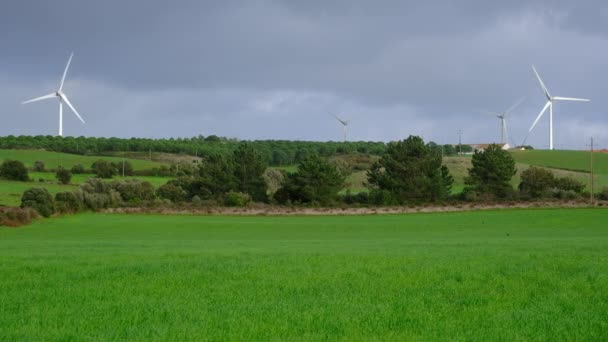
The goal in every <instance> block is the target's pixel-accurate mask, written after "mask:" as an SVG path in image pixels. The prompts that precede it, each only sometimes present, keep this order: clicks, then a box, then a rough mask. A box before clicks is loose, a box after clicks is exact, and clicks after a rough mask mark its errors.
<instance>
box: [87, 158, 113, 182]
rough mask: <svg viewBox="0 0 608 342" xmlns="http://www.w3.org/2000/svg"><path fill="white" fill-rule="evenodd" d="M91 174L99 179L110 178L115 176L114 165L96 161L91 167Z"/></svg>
mask: <svg viewBox="0 0 608 342" xmlns="http://www.w3.org/2000/svg"><path fill="white" fill-rule="evenodd" d="M91 169H93V173H95V175H96V176H97V177H99V178H112V177H114V176H115V175H116V172H117V170H116V165H114V164H112V163H110V162H107V161H105V160H102V159H100V160H98V161H96V162H94V163H93V165H91Z"/></svg>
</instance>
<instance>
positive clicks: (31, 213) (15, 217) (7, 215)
mask: <svg viewBox="0 0 608 342" xmlns="http://www.w3.org/2000/svg"><path fill="white" fill-rule="evenodd" d="M37 217H38V212H37V211H36V210H34V209H32V208H0V226H5V227H19V226H23V225H26V224H30V223H31V222H32V220H34V219H35V218H37Z"/></svg>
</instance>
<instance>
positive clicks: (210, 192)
mask: <svg viewBox="0 0 608 342" xmlns="http://www.w3.org/2000/svg"><path fill="white" fill-rule="evenodd" d="M234 173H235V172H234V162H233V160H232V159H230V158H227V157H224V156H223V155H221V154H212V155H210V156H208V157H207V158H205V160H203V161H202V162H201V164H200V166H199V177H197V178H194V180H193V181H192V182H191V183H190V184H188V185H187V184H186V182H182V183H181V184H179V185H180V186H181V187H182V188H183V189H184V190H186V192H187V193H188V197H189V198H192V197H194V196H199V197H200V198H202V199H208V198H211V197H216V198H219V196H221V195H223V194H225V193H227V192H229V191H232V190H234V189H235V187H236V185H235V183H236V181H235V179H234V178H235V177H234ZM184 179H188V178H184Z"/></svg>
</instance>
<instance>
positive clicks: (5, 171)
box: [0, 160, 30, 182]
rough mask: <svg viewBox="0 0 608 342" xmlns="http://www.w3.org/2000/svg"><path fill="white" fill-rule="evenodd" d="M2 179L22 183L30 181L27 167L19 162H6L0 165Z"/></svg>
mask: <svg viewBox="0 0 608 342" xmlns="http://www.w3.org/2000/svg"><path fill="white" fill-rule="evenodd" d="M0 177H1V178H5V179H8V180H14V181H21V182H27V181H28V180H30V177H29V174H28V173H27V169H26V168H25V165H23V163H22V162H20V161H18V160H5V161H4V162H3V163H2V165H0Z"/></svg>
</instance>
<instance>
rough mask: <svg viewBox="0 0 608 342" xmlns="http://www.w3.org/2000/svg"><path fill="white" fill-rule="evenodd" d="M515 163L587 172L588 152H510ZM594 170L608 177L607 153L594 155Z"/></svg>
mask: <svg viewBox="0 0 608 342" xmlns="http://www.w3.org/2000/svg"><path fill="white" fill-rule="evenodd" d="M512 154H513V158H515V161H516V162H518V163H521V164H528V165H536V166H544V167H549V168H554V169H563V170H572V171H580V172H589V167H590V165H589V155H590V153H589V152H585V151H549V150H529V151H514V152H512ZM593 158H594V168H593V169H594V170H595V173H597V174H605V175H608V153H594V155H593Z"/></svg>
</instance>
